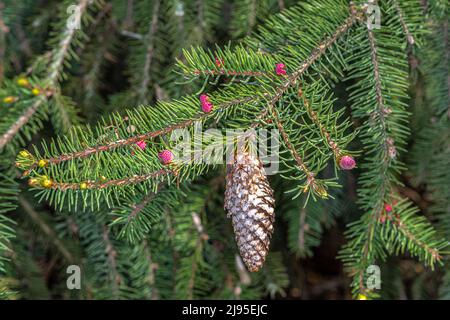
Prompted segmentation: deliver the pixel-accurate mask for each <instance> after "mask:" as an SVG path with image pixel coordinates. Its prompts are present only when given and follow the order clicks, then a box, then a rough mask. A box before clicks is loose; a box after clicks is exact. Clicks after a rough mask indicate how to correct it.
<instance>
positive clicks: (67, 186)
mask: <svg viewBox="0 0 450 320" xmlns="http://www.w3.org/2000/svg"><path fill="white" fill-rule="evenodd" d="M170 174H175V171H174V170H168V169H160V170H158V171H154V172H150V173H147V174H143V175H140V176H138V175H135V176H132V177H127V178H122V179H116V180H108V181H105V182H93V181H87V182H85V184H86V189H104V188H107V187H114V186H115V187H123V186H127V185H131V184H136V183H140V182H143V181H146V180H149V179H152V178H157V177H161V176H164V175H170ZM50 188H51V189H54V190H61V191H66V190H78V189H81V186H80V183H70V182H56V181H52V184H51V187H50Z"/></svg>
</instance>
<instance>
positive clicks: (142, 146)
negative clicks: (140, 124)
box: [136, 140, 147, 150]
mask: <svg viewBox="0 0 450 320" xmlns="http://www.w3.org/2000/svg"><path fill="white" fill-rule="evenodd" d="M136 144H137V146H138V147H139V148H141V150H145V147H147V143H145V141H144V140H141V141H138V142H136Z"/></svg>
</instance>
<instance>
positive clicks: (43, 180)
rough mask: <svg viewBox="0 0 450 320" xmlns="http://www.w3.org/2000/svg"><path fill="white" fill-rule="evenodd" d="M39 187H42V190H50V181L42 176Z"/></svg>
mask: <svg viewBox="0 0 450 320" xmlns="http://www.w3.org/2000/svg"><path fill="white" fill-rule="evenodd" d="M41 186H43V187H44V188H50V187H51V186H52V180H50V179H49V178H48V177H46V176H43V177H42V178H41Z"/></svg>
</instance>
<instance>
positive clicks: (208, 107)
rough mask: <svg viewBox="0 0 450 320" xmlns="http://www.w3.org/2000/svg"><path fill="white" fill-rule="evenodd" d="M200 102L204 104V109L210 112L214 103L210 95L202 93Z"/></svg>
mask: <svg viewBox="0 0 450 320" xmlns="http://www.w3.org/2000/svg"><path fill="white" fill-rule="evenodd" d="M200 103H201V105H202V111H203V112H205V113H210V112H211V110H212V109H213V104H212V103H211V102H210V101H209V97H208V96H207V95H206V94H202V95H200Z"/></svg>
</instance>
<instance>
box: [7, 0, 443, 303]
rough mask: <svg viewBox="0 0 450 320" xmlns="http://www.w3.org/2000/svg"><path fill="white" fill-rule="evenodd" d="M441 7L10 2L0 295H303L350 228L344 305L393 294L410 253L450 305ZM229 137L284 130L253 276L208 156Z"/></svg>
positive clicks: (437, 1) (438, 3)
mask: <svg viewBox="0 0 450 320" xmlns="http://www.w3.org/2000/svg"><path fill="white" fill-rule="evenodd" d="M74 3H76V4H74ZM374 6H375V8H376V9H377V10H378V9H379V10H380V11H379V13H380V15H381V25H380V28H377V27H376V26H374V25H371V24H370V22H376V19H375V21H372V20H371V19H372V18H373V16H372V14H374V12H375V14H377V11H376V10H375V11H372V9H374ZM55 11H57V12H58V14H57V15H53V14H51V12H55ZM278 11H281V12H280V13H278V14H274V13H275V12H278ZM225 12H226V14H225ZM448 18H449V15H448V3H447V1H443V0H433V1H431V0H430V1H428V2H427V4H426V5H423V4H421V2H420V1H407V0H379V1H368V2H365V1H354V2H351V3H349V2H348V1H345V0H314V1H312V0H311V1H287V0H286V1H283V0H277V1H275V0H262V1H254V0H248V1H247V0H245V1H215V0H195V1H187V0H184V1H182V0H170V1H161V0H152V1H116V0H111V1H109V0H94V1H92V0H78V1H75V2H74V1H48V3H47V4H46V8H45V9H43V10H37V8H36V5H34V4H33V3H32V2H31V1H23V2H20V4H19V3H16V1H8V0H0V84H1V87H0V152H1V154H0V158H1V160H0V168H1V175H0V298H10V299H15V298H66V299H69V298H83V299H92V298H94V299H206V298H218V299H222V298H223V299H256V298H263V297H270V298H277V297H285V296H288V295H289V296H291V297H298V293H296V290H298V288H297V286H298V279H296V276H297V274H298V273H299V271H298V269H299V267H298V266H299V265H300V264H301V263H302V264H303V261H313V260H312V259H316V256H317V255H319V253H320V248H321V247H324V246H326V245H328V243H327V241H329V240H328V239H329V234H330V233H332V232H338V233H339V234H340V232H341V231H343V232H345V240H342V241H339V245H341V246H340V248H336V249H335V250H334V251H336V252H335V253H334V254H333V257H332V258H333V259H334V258H335V257H337V258H339V262H338V263H339V264H342V265H343V267H344V270H345V273H346V276H349V277H350V278H351V281H350V286H349V288H344V289H345V290H346V291H348V294H346V295H345V296H344V298H349V297H353V298H363V299H365V298H369V299H370V298H379V297H381V298H392V297H394V298H398V297H400V293H399V292H400V290H401V289H400V287H401V286H403V283H402V274H401V272H398V270H397V265H398V264H399V263H400V262H399V261H401V260H402V259H406V260H408V261H412V262H411V263H413V264H414V265H419V264H418V263H420V265H421V266H422V265H423V266H424V267H421V268H423V270H424V271H423V274H422V278H421V279H422V280H417V283H416V284H415V285H416V288H421V286H423V283H422V282H421V281H423V278H424V277H425V276H427V275H428V274H432V275H434V274H436V271H435V270H436V269H440V270H443V273H445V275H444V277H443V279H442V280H443V281H442V284H441V285H440V287H439V290H440V291H439V294H440V296H441V297H443V298H448V297H450V270H449V267H448V262H447V254H448V244H449V242H448V239H449V236H450V215H449V214H450V212H449V208H450V203H449V197H448V195H449V192H450V187H449V185H450V184H449V181H450V176H449V172H450V170H448V169H449V168H450V163H449V161H450V160H449V159H450V146H449V145H448V141H450V140H449V138H450V131H449V129H450V125H449V117H450V109H449V86H448V81H447V80H448V74H449V73H448V68H449V59H448V57H449V52H450V50H449V48H448V43H449V42H448V29H449V28H448ZM78 23H79V25H78V27H74V24H75V25H77V24H78ZM27 32H29V34H30V35H28V34H27ZM31 35H33V36H31ZM229 39H231V40H233V42H228V40H229ZM224 42H225V43H224ZM43 43H45V45H43ZM202 99H206V100H204V101H203V100H202ZM205 101H207V102H205ZM205 103H206V104H207V107H209V108H212V109H211V110H209V109H208V110H206V109H204V107H205ZM419 124H420V127H421V128H420V129H418V127H419V126H418V125H419ZM422 127H423V128H422ZM182 129H183V130H184V131H183V132H182V134H183V135H185V136H186V135H187V136H188V137H189V138H188V139H187V141H186V140H182V139H184V138H185V136H182V135H180V131H181V130H182ZM227 129H234V130H236V131H235V132H237V133H235V134H234V135H233V136H232V141H235V140H238V139H242V138H248V137H256V140H257V141H258V142H259V143H260V144H263V143H266V142H267V141H268V140H270V138H271V137H270V136H269V137H263V136H260V135H255V134H254V132H255V130H258V129H268V130H271V131H270V132H271V134H276V135H277V137H278V138H279V141H280V149H279V162H278V163H277V164H278V165H279V168H280V171H279V172H278V174H276V175H275V176H273V177H271V178H270V183H271V185H272V186H273V189H274V190H275V192H276V194H275V196H276V201H275V203H276V208H275V212H276V217H277V223H276V226H275V234H274V239H273V241H272V245H271V249H270V254H269V256H268V258H267V261H266V263H265V265H264V267H263V269H262V270H261V271H260V272H258V273H250V272H248V270H246V269H245V266H244V264H243V262H242V260H241V258H240V257H239V255H238V251H237V249H236V245H235V242H234V239H233V233H232V228H231V225H230V223H229V221H228V220H227V219H226V214H225V212H224V209H223V188H224V176H225V167H226V166H225V165H224V164H225V163H223V162H221V163H213V164H211V163H206V162H203V161H198V160H201V159H202V156H203V157H204V156H205V155H208V150H212V149H213V148H214V147H217V146H219V145H220V146H222V145H223V143H224V142H225V141H224V140H223V138H222V135H219V134H223V135H225V133H226V130H227ZM206 130H208V131H207V132H208V134H205V133H204V132H205V131H206ZM213 130H215V131H213ZM199 132H203V133H204V135H203V138H202V139H200V140H197V139H196V138H195V137H197V136H198V133H199ZM274 132H275V133H274ZM180 141H184V144H180ZM186 142H187V143H186ZM226 142H228V143H229V142H230V141H226ZM187 146H196V147H197V149H195V148H184V147H187ZM199 147H200V150H204V151H203V153H200V154H199V153H198V148H199ZM227 147H228V149H227V148H224V149H225V151H227V152H230V151H231V150H233V149H232V147H231V148H229V146H227ZM205 150H206V151H205ZM163 151H165V152H169V154H170V155H174V159H173V160H172V161H167V163H166V162H165V160H164V159H162V158H161V152H163ZM221 151H223V150H221ZM219 157H222V155H219ZM345 159H347V160H348V159H350V160H351V161H353V163H350V164H345V163H344V164H343V160H345ZM354 159H356V162H357V167H356V168H355V169H353V170H352V171H345V170H346V169H352V168H353V167H354V164H355V163H354ZM263 160H267V159H263ZM346 166H350V167H346ZM24 178H26V179H24ZM19 193H20V194H21V195H20V197H19ZM31 196H34V198H33V199H32V198H31ZM17 205H19V208H16V207H17ZM17 221H20V222H21V223H16V222H17ZM26 225H29V226H31V227H30V228H27V227H26ZM336 230H338V231H336ZM338 238H339V237H338ZM325 239H327V241H325ZM30 247H31V248H32V250H30ZM337 251H338V252H337ZM48 257H50V258H48ZM47 259H49V260H51V261H47ZM417 261H418V262H417ZM42 264H44V265H49V266H50V267H49V268H50V271H48V272H52V273H53V274H54V278H55V279H57V280H55V283H57V285H55V286H52V287H49V286H48V285H47V284H46V283H45V282H44V281H43V277H42V274H41V270H40V268H41V265H42ZM68 264H77V265H80V266H81V268H82V271H83V280H82V282H83V288H82V290H80V291H77V292H68V290H66V289H65V288H64V285H65V276H66V275H65V268H66V266H67V265H68ZM373 265H376V266H381V271H382V274H383V282H382V284H381V290H379V289H374V288H371V287H369V286H368V280H369V278H370V273H369V272H368V270H369V269H370V267H371V266H373ZM303 266H305V265H303ZM305 267H307V266H305ZM18 280H20V281H18ZM314 290H318V289H317V288H313V290H312V292H313V291H314ZM417 290H422V291H424V290H425V289H417ZM305 292H306V285H305ZM313 295H314V293H313ZM436 295H437V293H436ZM304 297H305V298H307V296H306V294H305V296H304Z"/></svg>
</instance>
